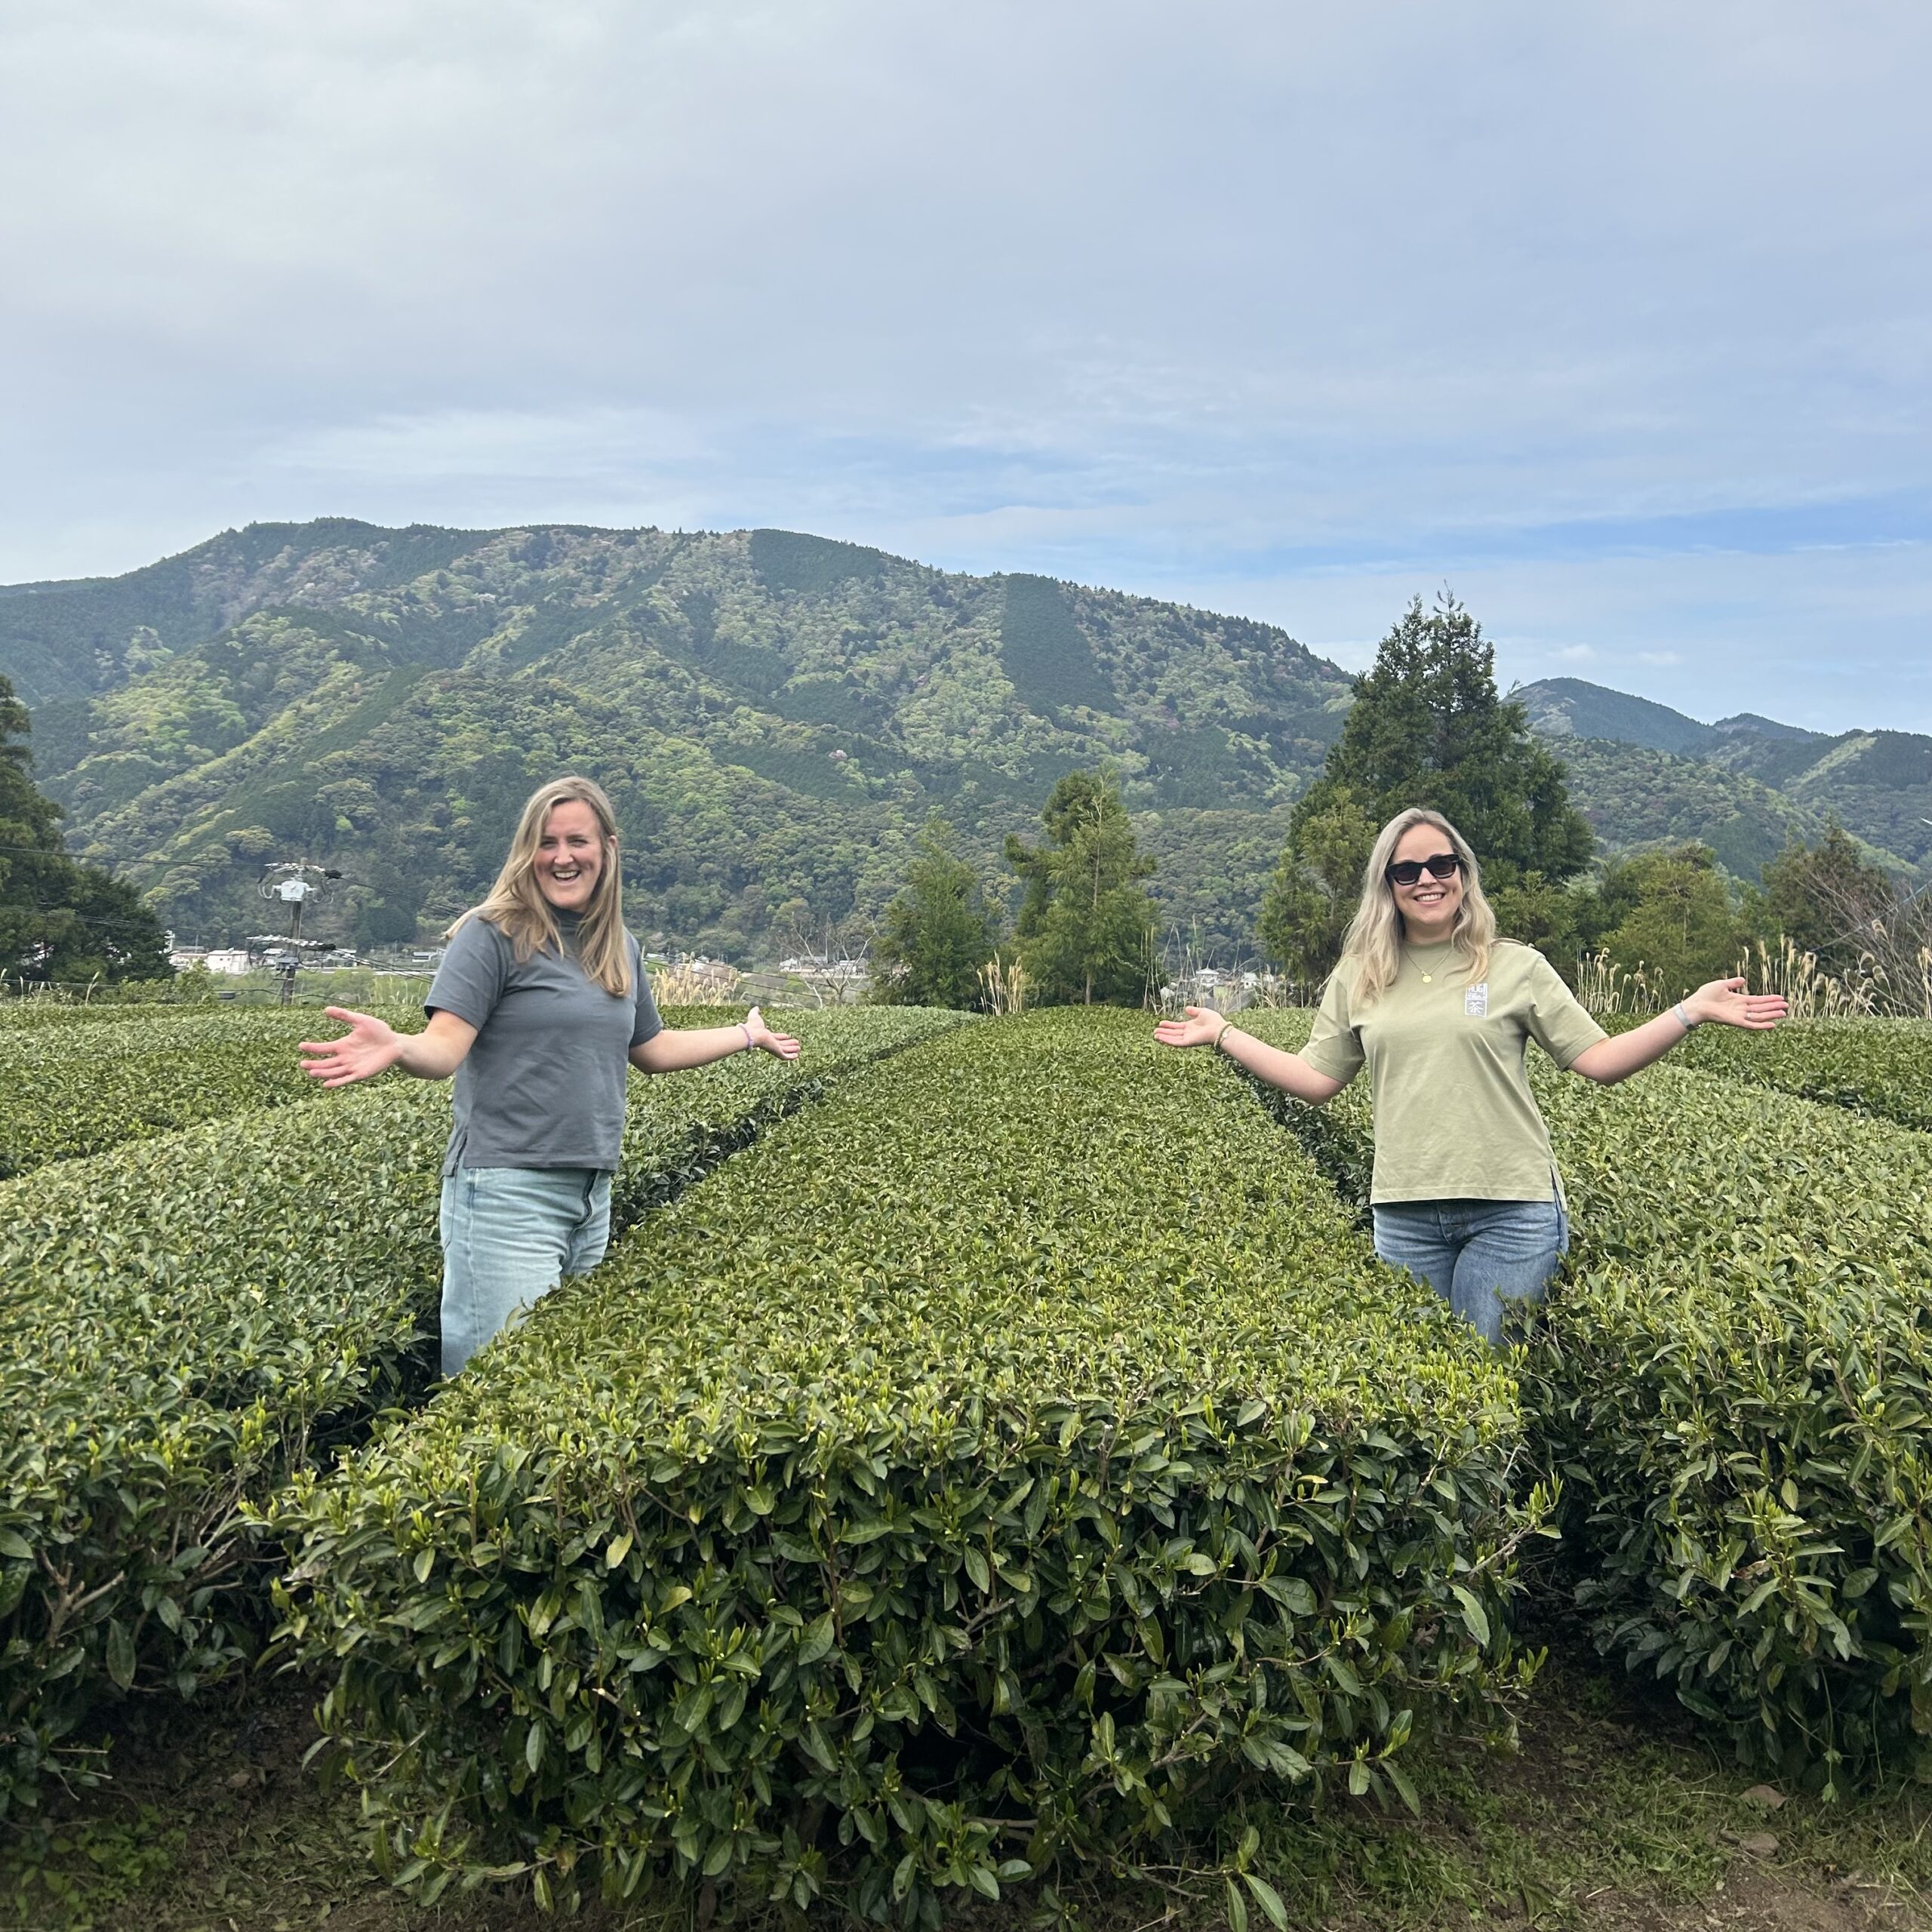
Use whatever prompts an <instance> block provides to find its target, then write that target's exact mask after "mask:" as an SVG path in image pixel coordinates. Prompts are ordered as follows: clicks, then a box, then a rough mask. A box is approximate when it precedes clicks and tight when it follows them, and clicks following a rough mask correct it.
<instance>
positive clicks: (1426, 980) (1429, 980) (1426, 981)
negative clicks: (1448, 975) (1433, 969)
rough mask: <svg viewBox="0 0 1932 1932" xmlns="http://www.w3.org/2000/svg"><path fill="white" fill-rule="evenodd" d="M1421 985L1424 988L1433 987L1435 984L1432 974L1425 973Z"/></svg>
mask: <svg viewBox="0 0 1932 1932" xmlns="http://www.w3.org/2000/svg"><path fill="white" fill-rule="evenodd" d="M1422 983H1423V985H1424V986H1434V985H1435V974H1433V973H1425V974H1423V976H1422Z"/></svg>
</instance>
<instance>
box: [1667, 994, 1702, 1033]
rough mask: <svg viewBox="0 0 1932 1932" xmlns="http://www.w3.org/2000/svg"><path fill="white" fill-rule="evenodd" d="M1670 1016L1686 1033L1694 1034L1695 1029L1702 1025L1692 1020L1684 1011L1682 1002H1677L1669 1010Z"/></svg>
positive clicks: (1700, 1022) (1698, 1021)
mask: <svg viewBox="0 0 1932 1932" xmlns="http://www.w3.org/2000/svg"><path fill="white" fill-rule="evenodd" d="M1670 1015H1671V1017H1672V1019H1673V1020H1675V1021H1676V1022H1677V1023H1678V1026H1681V1027H1682V1028H1683V1029H1684V1032H1687V1033H1692V1032H1696V1031H1697V1028H1698V1027H1699V1026H1702V1025H1703V1021H1701V1020H1693V1019H1692V1018H1691V1017H1690V1014H1687V1013H1686V1012H1685V1011H1684V1002H1683V1001H1681V1000H1679V1001H1678V1002H1677V1004H1675V1006H1673V1007H1672V1008H1671V1009H1670Z"/></svg>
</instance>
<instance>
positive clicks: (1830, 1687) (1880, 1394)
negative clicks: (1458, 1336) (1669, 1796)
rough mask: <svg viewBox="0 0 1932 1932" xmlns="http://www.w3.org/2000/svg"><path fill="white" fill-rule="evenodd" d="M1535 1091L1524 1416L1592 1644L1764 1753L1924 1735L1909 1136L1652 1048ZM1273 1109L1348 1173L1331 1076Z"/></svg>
mask: <svg viewBox="0 0 1932 1932" xmlns="http://www.w3.org/2000/svg"><path fill="white" fill-rule="evenodd" d="M1255 1030H1256V1031H1257V1032H1267V1033H1269V1034H1270V1035H1277V1036H1278V1037H1279V1038H1280V1040H1281V1044H1294V1041H1295V1039H1296V1038H1297V1034H1298V1033H1299V1035H1300V1036H1302V1037H1305V1034H1306V1018H1305V1017H1302V1016H1282V1017H1281V1018H1280V1019H1279V1020H1272V1019H1270V1020H1263V1021H1260V1022H1258V1023H1257V1026H1256V1029H1255ZM1808 1030H1809V1029H1807V1031H1808ZM1775 1038H1776V1036H1774V1039H1775ZM1799 1038H1800V1039H1803V1038H1804V1035H1802V1034H1801V1035H1799ZM1758 1044H1767V1045H1768V1044H1772V1042H1769V1041H1766V1042H1760V1041H1755V1040H1749V1041H1747V1040H1744V1039H1743V1038H1741V1037H1740V1041H1739V1043H1738V1046H1737V1049H1736V1051H1737V1053H1738V1054H1739V1055H1740V1058H1741V1057H1743V1054H1744V1052H1745V1051H1746V1049H1747V1048H1750V1047H1752V1046H1755V1045H1758ZM1789 1063H1790V1062H1789V1060H1788V1061H1787V1064H1789ZM1536 1084H1537V1089H1538V1095H1539V1099H1540V1102H1541V1104H1542V1106H1543V1111H1544V1112H1545V1114H1546V1116H1547V1118H1549V1123H1550V1126H1551V1130H1552V1135H1553V1137H1554V1139H1555V1145H1556V1149H1557V1152H1558V1156H1559V1158H1560V1160H1561V1165H1562V1169H1563V1172H1564V1175H1565V1177H1567V1182H1568V1191H1569V1196H1570V1203H1571V1209H1572V1211H1573V1214H1574V1226H1575V1231H1576V1233H1575V1239H1576V1247H1575V1250H1574V1253H1573V1255H1572V1257H1571V1262H1570V1263H1569V1266H1568V1267H1567V1270H1566V1272H1565V1275H1564V1278H1563V1280H1562V1281H1561V1284H1559V1285H1558V1287H1557V1288H1556V1289H1555V1291H1553V1292H1552V1296H1551V1298H1550V1300H1549V1303H1548V1304H1547V1305H1546V1308H1545V1309H1543V1312H1541V1313H1540V1315H1538V1316H1537V1318H1534V1320H1532V1321H1531V1322H1530V1323H1529V1324H1528V1325H1527V1328H1526V1330H1525V1339H1526V1340H1527V1354H1526V1355H1525V1357H1524V1360H1523V1365H1522V1368H1521V1374H1522V1377H1523V1400H1524V1417H1525V1422H1526V1425H1527V1427H1528V1428H1529V1429H1530V1431H1531V1434H1532V1435H1533V1436H1534V1438H1536V1440H1537V1442H1538V1443H1539V1444H1540V1457H1541V1458H1542V1459H1543V1460H1544V1461H1545V1462H1546V1464H1547V1466H1549V1469H1551V1470H1552V1471H1553V1472H1555V1473H1556V1474H1558V1475H1560V1476H1561V1479H1562V1483H1563V1487H1564V1510H1563V1518H1562V1521H1563V1527H1564V1535H1565V1537H1566V1538H1567V1540H1568V1542H1569V1544H1570V1546H1571V1553H1572V1555H1573V1556H1574V1558H1575V1560H1576V1561H1577V1564H1578V1566H1579V1574H1580V1577H1581V1581H1580V1586H1579V1596H1580V1601H1582V1603H1583V1604H1584V1605H1585V1606H1586V1607H1587V1608H1588V1609H1589V1611H1590V1612H1591V1613H1592V1617H1593V1620H1594V1625H1595V1632H1596V1635H1597V1638H1598V1642H1599V1643H1600V1644H1601V1646H1602V1647H1604V1649H1605V1650H1606V1651H1614V1652H1617V1653H1618V1654H1621V1655H1622V1656H1623V1657H1624V1659H1625V1660H1626V1663H1628V1664H1629V1666H1630V1667H1631V1668H1632V1669H1638V1668H1641V1669H1647V1670H1650V1671H1651V1672H1654V1674H1655V1675H1657V1677H1659V1678H1663V1679H1666V1680H1667V1681H1669V1682H1670V1683H1671V1684H1672V1685H1673V1686H1674V1687H1675V1690H1676V1693H1677V1694H1678V1697H1679V1698H1681V1700H1682V1701H1683V1702H1684V1703H1685V1704H1686V1705H1687V1706H1689V1707H1690V1709H1692V1710H1694V1711H1695V1712H1697V1713H1698V1714H1699V1715H1701V1716H1703V1718H1706V1719H1707V1720H1708V1721H1710V1722H1712V1724H1716V1725H1718V1726H1719V1727H1721V1729H1722V1730H1724V1732H1725V1733H1726V1734H1727V1735H1728V1736H1729V1737H1730V1738H1731V1739H1732V1740H1733V1741H1734V1743H1735V1744H1736V1746H1737V1747H1738V1749H1740V1752H1742V1753H1743V1754H1744V1755H1747V1756H1749V1757H1751V1758H1756V1759H1758V1760H1760V1761H1765V1762H1768V1763H1770V1764H1774V1765H1775V1766H1777V1767H1779V1768H1780V1769H1781V1770H1783V1771H1784V1772H1785V1773H1786V1774H1788V1775H1796V1774H1798V1773H1799V1772H1800V1771H1801V1770H1802V1769H1804V1767H1807V1766H1809V1767H1813V1770H1812V1775H1813V1776H1814V1780H1817V1781H1824V1782H1829V1781H1831V1780H1833V1779H1835V1776H1836V1774H1837V1768H1838V1766H1839V1765H1840V1764H1841V1763H1844V1762H1845V1761H1855V1762H1857V1763H1858V1764H1861V1765H1863V1766H1866V1767H1869V1766H1870V1765H1871V1764H1873V1763H1874V1762H1875V1761H1882V1760H1884V1759H1887V1758H1891V1757H1895V1756H1896V1755H1898V1754H1899V1753H1900V1752H1901V1751H1902V1750H1905V1749H1908V1748H1910V1747H1911V1741H1912V1739H1913V1738H1914V1737H1915V1735H1916V1734H1920V1733H1922V1732H1924V1730H1928V1729H1932V1634H1929V1633H1932V1509H1929V1508H1928V1506H1932V1300H1928V1297H1927V1283H1928V1281H1932V1212H1928V1202H1932V1143H1928V1141H1927V1139H1926V1138H1925V1137H1924V1135H1922V1134H1914V1133H1911V1132H1909V1131H1904V1130H1902V1129H1900V1128H1896V1127H1893V1126H1890V1125H1888V1124H1884V1123H1881V1122H1878V1121H1872V1120H1868V1119H1863V1118H1860V1117H1859V1116H1858V1115H1855V1114H1851V1113H1847V1112H1842V1111H1841V1110H1839V1109H1835V1108H1832V1107H1828V1106H1814V1105H1811V1104H1809V1103H1807V1102H1804V1101H1803V1100H1796V1099H1793V1098H1790V1097H1786V1096H1785V1095H1783V1094H1777V1093H1772V1092H1767V1091H1760V1090H1755V1089H1752V1088H1748V1087H1746V1086H1743V1085H1741V1084H1739V1083H1738V1082H1737V1081H1734V1080H1730V1079H1713V1078H1709V1077H1706V1076H1705V1075H1700V1074H1697V1073H1690V1072H1681V1071H1680V1070H1678V1069H1675V1068H1672V1067H1653V1068H1651V1069H1648V1070H1647V1072H1644V1073H1642V1074H1641V1075H1638V1077H1637V1078H1635V1080H1633V1081H1630V1082H1629V1083H1628V1084H1625V1085H1623V1086H1620V1087H1617V1088H1611V1089H1603V1088H1596V1087H1593V1086H1592V1085H1590V1084H1588V1083H1587V1082H1586V1081H1582V1080H1580V1079H1576V1078H1565V1077H1564V1076H1562V1075H1558V1074H1557V1073H1556V1072H1555V1070H1554V1069H1551V1068H1549V1067H1548V1066H1547V1065H1546V1064H1545V1065H1544V1066H1543V1068H1542V1069H1540V1070H1539V1072H1537V1075H1536ZM1282 1110H1283V1111H1284V1113H1286V1114H1287V1117H1288V1118H1291V1120H1292V1121H1293V1122H1294V1124H1296V1125H1297V1128H1300V1129H1302V1130H1304V1131H1308V1132H1309V1133H1310V1134H1312V1136H1313V1137H1314V1144H1315V1146H1318V1148H1320V1149H1322V1150H1323V1152H1322V1158H1323V1159H1324V1164H1325V1165H1327V1166H1328V1167H1329V1168H1330V1170H1331V1172H1332V1173H1334V1174H1336V1175H1337V1177H1339V1178H1340V1180H1341V1181H1342V1183H1343V1185H1344V1186H1352V1185H1355V1184H1356V1183H1357V1180H1358V1177H1359V1178H1360V1179H1362V1180H1365V1174H1366V1170H1365V1168H1364V1167H1363V1165H1362V1163H1361V1156H1362V1152H1363V1149H1364V1143H1365V1137H1366V1134H1367V1108H1366V1106H1364V1104H1362V1103H1361V1100H1358V1098H1357V1097H1356V1096H1355V1094H1353V1093H1351V1094H1348V1095H1346V1096H1344V1097H1343V1098H1342V1099H1341V1100H1340V1101H1338V1102H1337V1103H1331V1106H1330V1107H1329V1108H1328V1109H1324V1110H1322V1111H1321V1112H1312V1110H1309V1109H1300V1108H1294V1109H1290V1108H1288V1107H1287V1106H1286V1104H1285V1103H1284V1106H1283V1109H1282Z"/></svg>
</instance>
